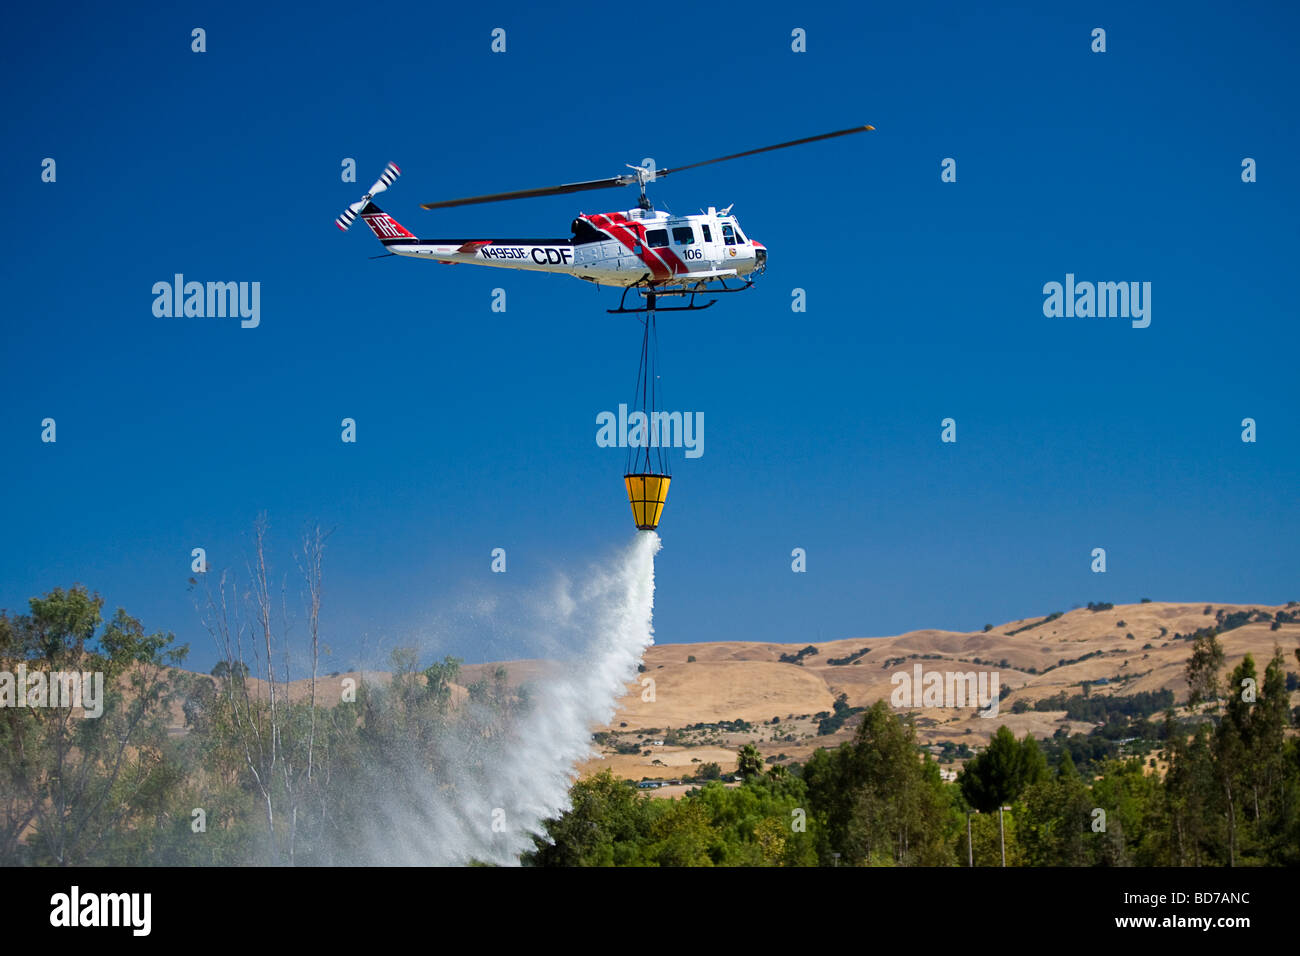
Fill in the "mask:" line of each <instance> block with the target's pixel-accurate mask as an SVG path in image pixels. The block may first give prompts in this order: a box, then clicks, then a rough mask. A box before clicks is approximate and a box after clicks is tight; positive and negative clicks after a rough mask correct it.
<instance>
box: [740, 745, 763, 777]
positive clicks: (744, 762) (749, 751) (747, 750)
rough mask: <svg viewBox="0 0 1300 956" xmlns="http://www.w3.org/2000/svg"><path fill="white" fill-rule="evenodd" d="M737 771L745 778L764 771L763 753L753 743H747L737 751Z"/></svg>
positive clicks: (755, 775)
mask: <svg viewBox="0 0 1300 956" xmlns="http://www.w3.org/2000/svg"><path fill="white" fill-rule="evenodd" d="M736 772H737V773H738V774H740V776H741V777H743V778H744V779H745V780H749V779H750V778H752V777H757V776H758V775H759V774H760V773H762V772H763V755H762V754H761V753H759V752H758V748H757V747H755V746H754V745H753V744H745V745H744V746H743V747H741V748H740V750H739V752H738V753H737V759H736Z"/></svg>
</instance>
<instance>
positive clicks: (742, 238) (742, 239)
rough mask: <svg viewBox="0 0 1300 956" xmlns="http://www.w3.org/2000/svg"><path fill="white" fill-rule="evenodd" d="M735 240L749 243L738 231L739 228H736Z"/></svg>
mask: <svg viewBox="0 0 1300 956" xmlns="http://www.w3.org/2000/svg"><path fill="white" fill-rule="evenodd" d="M736 238H737V239H739V240H740V241H741V242H749V240H748V239H746V238H745V234H744V233H743V232H741V231H740V226H737V227H736Z"/></svg>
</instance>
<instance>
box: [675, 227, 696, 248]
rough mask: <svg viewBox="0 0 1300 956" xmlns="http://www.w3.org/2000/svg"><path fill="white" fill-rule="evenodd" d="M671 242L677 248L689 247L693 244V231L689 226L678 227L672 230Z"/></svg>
mask: <svg viewBox="0 0 1300 956" xmlns="http://www.w3.org/2000/svg"><path fill="white" fill-rule="evenodd" d="M673 242H675V243H677V244H678V245H679V246H690V245H694V243H695V230H694V229H692V228H691V227H690V226H678V227H677V228H676V229H674V230H673Z"/></svg>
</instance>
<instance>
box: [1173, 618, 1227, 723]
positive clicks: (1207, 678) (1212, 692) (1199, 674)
mask: <svg viewBox="0 0 1300 956" xmlns="http://www.w3.org/2000/svg"><path fill="white" fill-rule="evenodd" d="M1222 669H1223V645H1222V644H1220V643H1219V639H1218V637H1217V636H1215V634H1214V633H1213V632H1210V633H1207V634H1202V635H1201V636H1200V637H1198V638H1196V640H1195V641H1193V642H1192V656H1191V657H1190V658H1188V660H1187V666H1186V667H1185V668H1184V669H1183V676H1184V677H1186V678H1187V687H1188V690H1189V696H1188V700H1187V704H1188V706H1189V707H1192V708H1195V707H1196V706H1197V705H1198V704H1200V703H1202V702H1203V701H1212V700H1217V699H1218V697H1219V692H1220V688H1219V671H1220V670H1222Z"/></svg>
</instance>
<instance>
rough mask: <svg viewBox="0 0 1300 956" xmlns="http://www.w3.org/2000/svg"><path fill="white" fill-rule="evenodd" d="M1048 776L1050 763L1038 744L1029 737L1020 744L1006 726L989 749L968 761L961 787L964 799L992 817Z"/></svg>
mask: <svg viewBox="0 0 1300 956" xmlns="http://www.w3.org/2000/svg"><path fill="white" fill-rule="evenodd" d="M1046 775H1047V763H1046V761H1045V760H1044V758H1043V754H1042V751H1041V750H1040V749H1039V747H1038V742H1037V741H1035V740H1034V738H1033V736H1032V735H1029V734H1026V735H1025V739H1024V740H1023V741H1022V742H1017V741H1016V738H1015V735H1014V734H1012V733H1011V731H1010V730H1009V729H1007V727H1006V725H1005V724H1004V725H1003V726H1001V727H999V728H998V730H997V733H995V734H994V735H993V739H992V740H990V741H989V745H988V746H987V747H985V748H984V750H983V751H982V752H981V753H980V754H978V755H977V756H976V757H975V758H974V759H972V760H969V761H967V763H966V766H965V768H964V769H963V770H962V772H961V775H960V777H959V779H958V783H959V784H960V786H961V792H962V796H964V797H965V798H966V801H967V802H968V803H969V804H970V805H971V806H972V807H974V808H975V809H976V810H979V811H980V812H981V813H992V812H993V811H995V810H997V808H998V807H1000V806H1004V805H1005V804H1007V803H1010V802H1011V801H1012V800H1014V799H1016V798H1017V797H1018V796H1020V794H1021V793H1022V792H1023V791H1024V789H1025V788H1026V787H1028V786H1030V785H1031V784H1034V783H1037V782H1039V781H1040V780H1042V779H1043V778H1044V777H1046Z"/></svg>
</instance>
